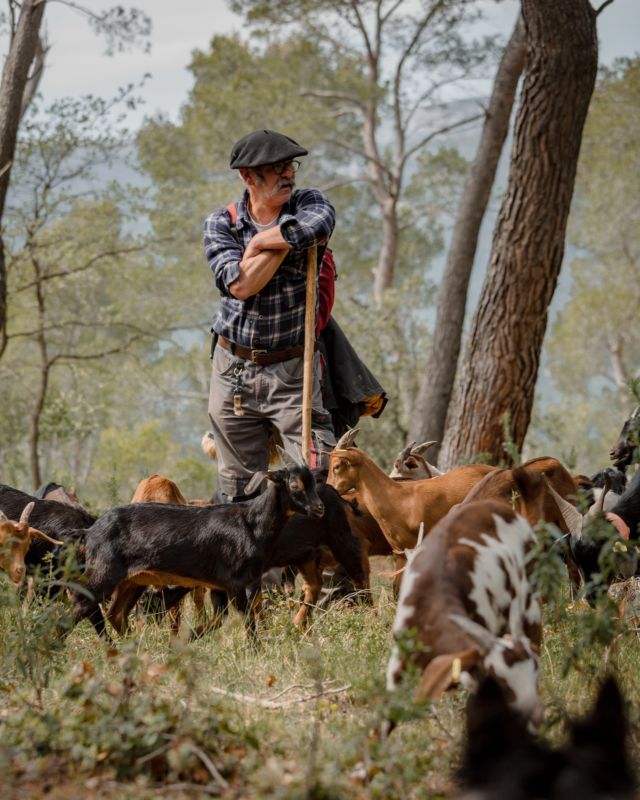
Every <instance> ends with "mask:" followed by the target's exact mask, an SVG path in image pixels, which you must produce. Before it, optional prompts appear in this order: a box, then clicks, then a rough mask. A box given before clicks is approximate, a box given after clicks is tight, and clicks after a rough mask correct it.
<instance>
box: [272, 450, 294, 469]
mask: <svg viewBox="0 0 640 800" xmlns="http://www.w3.org/2000/svg"><path fill="white" fill-rule="evenodd" d="M276 450H277V451H278V455H279V456H280V458H281V460H282V463H283V464H284V465H285V467H286V468H287V469H293V468H294V467H297V466H298V464H297V463H296V461H295V460H294V459H293V458H291V456H290V455H289V453H287V451H286V450H285V449H284V447H280V445H279V444H277V445H276Z"/></svg>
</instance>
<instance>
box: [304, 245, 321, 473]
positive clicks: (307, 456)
mask: <svg viewBox="0 0 640 800" xmlns="http://www.w3.org/2000/svg"><path fill="white" fill-rule="evenodd" d="M317 252H318V249H317V247H316V246H315V244H314V245H313V246H312V247H310V248H309V252H308V254H307V294H306V300H305V312H304V365H303V366H304V372H303V374H302V455H303V457H304V460H305V461H306V462H307V464H311V410H312V404H313V355H314V352H315V351H314V348H315V343H316V281H317V271H318V265H317V257H318V256H317Z"/></svg>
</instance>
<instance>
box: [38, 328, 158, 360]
mask: <svg viewBox="0 0 640 800" xmlns="http://www.w3.org/2000/svg"><path fill="white" fill-rule="evenodd" d="M144 338H145V337H144V336H143V335H142V334H140V335H139V336H132V337H131V338H130V339H128V340H127V341H126V342H124V343H123V344H121V345H120V346H119V347H111V348H109V349H108V350H101V351H99V352H96V353H86V354H84V355H82V354H80V353H58V354H57V355H55V356H53V358H52V359H51V360H50V361H49V364H50V366H53V365H54V364H55V363H57V362H58V361H95V360H96V359H98V358H106V356H113V355H115V354H116V353H124V352H125V351H126V350H128V349H129V348H130V347H131V345H132V344H133V343H134V342H137V341H139V340H140V339H144Z"/></svg>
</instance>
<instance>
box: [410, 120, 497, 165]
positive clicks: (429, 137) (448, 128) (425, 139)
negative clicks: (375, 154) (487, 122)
mask: <svg viewBox="0 0 640 800" xmlns="http://www.w3.org/2000/svg"><path fill="white" fill-rule="evenodd" d="M483 118H484V114H474V115H473V116H471V117H466V118H465V119H461V120H459V121H458V122H453V123H452V124H451V125H445V126H444V127H443V128H438V130H435V131H432V132H431V133H429V134H427V135H426V136H424V137H423V138H422V139H421V140H420V141H419V142H418V143H417V144H416V145H414V146H413V147H411V148H410V149H409V150H407V152H406V153H405V155H404V158H403V163H406V161H407V159H408V158H410V157H411V156H412V155H413V154H414V153H416V152H417V151H418V150H421V149H422V148H423V147H424V146H425V145H426V144H428V143H429V142H430V141H432V140H433V139H435V138H436V137H437V136H441V135H442V134H443V133H449V131H453V130H456V129H457V128H461V127H462V126H463V125H469V124H470V123H472V122H477V121H478V120H479V119H483Z"/></svg>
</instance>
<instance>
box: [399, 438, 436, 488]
mask: <svg viewBox="0 0 640 800" xmlns="http://www.w3.org/2000/svg"><path fill="white" fill-rule="evenodd" d="M434 444H438V443H437V442H423V443H422V444H416V443H415V442H411V444H408V445H407V446H406V447H405V448H404V450H402V451H401V452H400V453H398V457H397V458H396V460H395V461H394V462H393V469H392V470H391V472H390V473H389V477H390V478H396V479H401V480H410V481H421V480H425V479H426V478H435V476H436V475H443V474H444V473H443V472H442V471H441V470H439V469H438V468H437V467H434V466H433V464H430V463H429V462H428V461H427V458H426V455H425V453H426V452H427V450H428V449H429V448H430V447H433V445H434Z"/></svg>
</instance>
